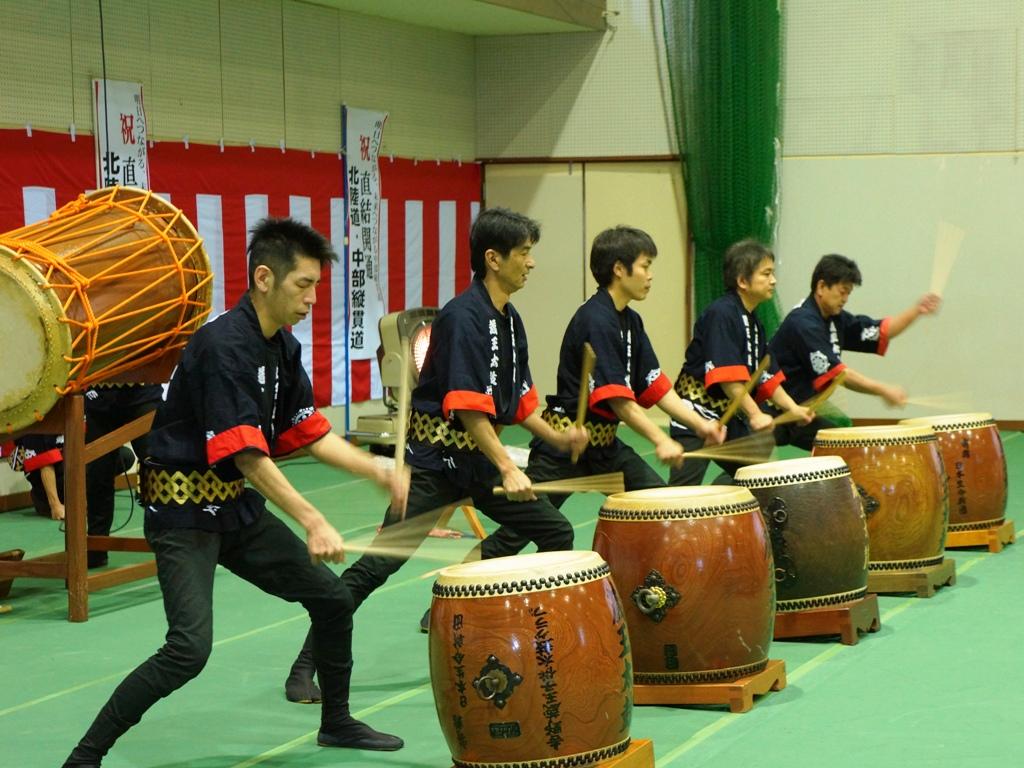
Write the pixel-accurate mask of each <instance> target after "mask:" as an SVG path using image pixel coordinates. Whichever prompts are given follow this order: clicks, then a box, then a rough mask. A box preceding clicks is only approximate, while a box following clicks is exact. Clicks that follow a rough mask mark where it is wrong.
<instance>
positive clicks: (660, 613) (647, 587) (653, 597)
mask: <svg viewBox="0 0 1024 768" xmlns="http://www.w3.org/2000/svg"><path fill="white" fill-rule="evenodd" d="M680 597H681V595H680V594H679V592H678V591H677V590H676V589H675V587H673V586H672V585H671V584H667V583H666V582H665V577H664V576H662V575H661V574H660V573H659V572H658V571H651V572H650V573H649V574H647V578H645V579H644V583H643V584H641V585H640V586H639V587H637V588H636V589H634V590H633V592H632V594H631V595H630V599H632V601H633V605H635V606H636V607H637V609H638V610H639V611H640V613H642V614H644V615H645V616H646V617H647V618H649V619H650V620H651V621H653V622H655V623H656V624H657V623H660V622H661V620H662V619H664V618H665V616H666V614H667V613H668V610H669V608H672V607H674V606H675V605H676V604H677V603H678V602H679V598H680Z"/></svg>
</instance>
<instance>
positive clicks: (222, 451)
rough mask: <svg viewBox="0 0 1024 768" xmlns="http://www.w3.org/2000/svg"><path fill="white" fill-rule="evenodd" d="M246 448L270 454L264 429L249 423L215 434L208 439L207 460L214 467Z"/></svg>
mask: <svg viewBox="0 0 1024 768" xmlns="http://www.w3.org/2000/svg"><path fill="white" fill-rule="evenodd" d="M246 448H255V449H256V450H257V451H262V452H263V453H265V454H267V455H268V456H269V455H270V448H269V447H267V440H266V438H265V437H263V431H262V430H260V429H257V428H256V427H251V426H249V425H248V424H242V425H241V426H238V427H232V428H231V429H228V430H225V431H224V432H221V433H220V434H219V435H214V436H213V437H211V438H210V439H209V440H207V441H206V461H207V462H209V464H210V466H211V467H212V466H213V465H214V464H216V463H217V462H219V461H222V460H224V459H226V458H227V457H228V456H234V455H235V454H236V453H238V452H239V451H242V450H245V449H246Z"/></svg>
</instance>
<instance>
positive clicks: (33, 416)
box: [0, 187, 212, 432]
mask: <svg viewBox="0 0 1024 768" xmlns="http://www.w3.org/2000/svg"><path fill="white" fill-rule="evenodd" d="M211 281H212V275H211V273H210V266H209V261H208V259H207V257H206V253H205V251H204V250H203V248H202V240H201V239H200V238H199V236H198V235H197V234H196V231H195V229H194V228H193V227H192V225H191V224H190V223H189V221H188V219H186V218H185V216H184V215H183V214H182V212H181V211H179V210H178V209H177V208H175V207H174V206H172V205H171V204H170V203H168V202H167V201H165V200H163V199H162V198H160V197H157V196H156V195H154V194H153V193H151V192H148V191H145V190H141V189H133V188H130V187H110V188H107V189H100V190H97V191H96V192H92V193H90V194H87V195H82V196H80V197H79V198H78V199H77V200H74V201H73V202H70V203H68V204H67V205H65V206H63V207H62V208H60V209H59V210H57V211H56V212H54V213H53V214H51V215H50V217H49V218H48V219H44V220H43V221H40V222H37V223H35V224H31V225H29V226H26V227H22V228H21V229H16V230H13V231H11V232H7V233H5V234H3V235H0V306H2V307H3V311H4V336H5V347H4V349H5V355H4V357H5V364H4V365H3V366H0V432H13V431H15V430H18V429H23V428H26V427H29V426H31V425H32V424H33V423H35V422H37V421H39V420H41V419H42V418H43V416H44V415H45V414H46V413H47V412H48V411H49V410H50V409H51V408H52V407H53V406H54V404H55V403H56V402H57V400H58V399H59V398H60V396H61V395H64V394H67V393H69V392H81V391H83V390H84V389H86V388H87V387H89V386H91V385H92V384H95V383H99V382H117V381H134V380H135V379H133V378H132V373H133V372H135V371H140V370H141V369H143V368H144V367H145V368H146V370H147V372H152V373H153V374H154V375H153V376H152V377H150V378H147V379H146V380H149V381H162V380H164V379H165V378H166V376H168V375H170V372H171V370H172V369H173V367H174V364H175V362H176V360H177V355H178V353H179V352H180V350H181V348H182V347H184V345H185V343H186V342H187V341H188V339H189V337H190V336H191V334H192V333H193V331H195V330H196V329H197V328H198V327H199V326H200V325H202V324H203V322H205V320H206V317H207V315H208V314H209V312H210V297H211V285H212V283H211Z"/></svg>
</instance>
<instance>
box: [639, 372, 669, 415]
mask: <svg viewBox="0 0 1024 768" xmlns="http://www.w3.org/2000/svg"><path fill="white" fill-rule="evenodd" d="M670 389H672V382H671V381H669V378H668V376H666V375H665V374H664V373H659V374H658V378H656V379H655V380H654V383H653V384H651V386H649V387H648V388H647V389H645V390H644V391H643V392H642V393H641V394H640V397H639V399H638V400H637V402H638V403H640V405H642V406H643V407H644V408H650V407H651V406H652V405H654V404H655V403H657V402H658V401H659V400H661V398H663V397H664V396H665V393H666V392H668V391H669V390H670Z"/></svg>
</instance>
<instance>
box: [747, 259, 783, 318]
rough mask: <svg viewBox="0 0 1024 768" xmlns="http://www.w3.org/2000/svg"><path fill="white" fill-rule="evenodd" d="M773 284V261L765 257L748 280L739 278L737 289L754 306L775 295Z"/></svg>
mask: <svg viewBox="0 0 1024 768" xmlns="http://www.w3.org/2000/svg"><path fill="white" fill-rule="evenodd" d="M775 282H776V281H775V259H771V258H769V257H767V256H765V257H764V258H763V259H761V262H760V263H759V264H758V265H757V269H755V270H754V274H752V275H751V276H750V278H749V279H747V280H745V279H743V278H740V280H739V287H740V289H741V290H743V291H745V292H746V294H747V296H749V297H750V298H751V299H752V300H753V303H754V305H755V306H756V305H757V304H760V303H761V302H763V301H767V300H768V299H770V298H771V297H772V296H773V295H775Z"/></svg>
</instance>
